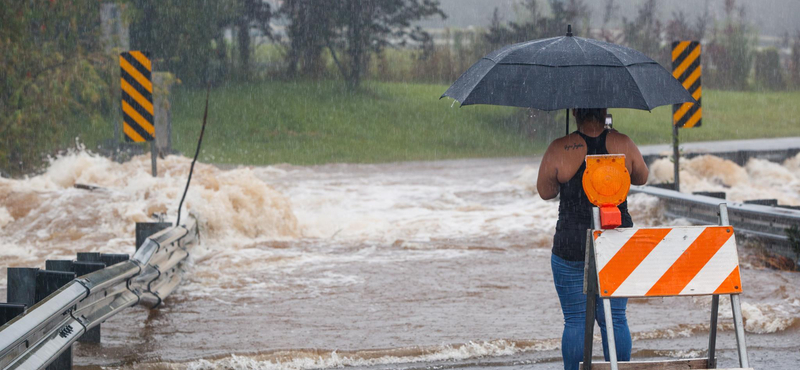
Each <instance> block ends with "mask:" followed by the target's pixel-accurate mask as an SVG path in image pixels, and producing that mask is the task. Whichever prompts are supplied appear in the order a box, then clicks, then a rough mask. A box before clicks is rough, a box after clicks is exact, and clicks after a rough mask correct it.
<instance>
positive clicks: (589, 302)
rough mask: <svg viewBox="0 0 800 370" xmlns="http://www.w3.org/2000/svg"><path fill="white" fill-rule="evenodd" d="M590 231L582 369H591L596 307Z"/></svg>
mask: <svg viewBox="0 0 800 370" xmlns="http://www.w3.org/2000/svg"><path fill="white" fill-rule="evenodd" d="M593 246H594V243H593V242H592V231H591V230H586V258H585V265H584V274H583V293H584V294H586V326H585V327H584V331H583V369H582V370H591V369H592V342H593V340H594V320H595V317H594V315H595V306H596V305H597V279H595V276H597V270H596V268H595V263H594V247H593Z"/></svg>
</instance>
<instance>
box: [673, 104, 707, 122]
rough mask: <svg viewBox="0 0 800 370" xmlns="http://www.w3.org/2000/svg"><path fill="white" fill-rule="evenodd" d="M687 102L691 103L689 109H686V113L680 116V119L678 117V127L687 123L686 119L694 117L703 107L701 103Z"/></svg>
mask: <svg viewBox="0 0 800 370" xmlns="http://www.w3.org/2000/svg"><path fill="white" fill-rule="evenodd" d="M685 104H689V109H688V110H687V111H686V113H684V114H683V115H681V116H678V119H676V121H677V124H678V127H681V126H684V125H685V124H686V121H688V120H689V119H690V118H691V117H693V116H694V114H695V112H697V111H698V110H700V109H701V106H700V104H694V103H685ZM673 116H675V115H673Z"/></svg>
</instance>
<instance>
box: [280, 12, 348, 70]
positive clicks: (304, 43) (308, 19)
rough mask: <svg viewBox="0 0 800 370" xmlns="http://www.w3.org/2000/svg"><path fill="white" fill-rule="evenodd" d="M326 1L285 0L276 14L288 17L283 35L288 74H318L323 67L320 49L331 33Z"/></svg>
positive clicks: (331, 26) (331, 24)
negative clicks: (287, 40)
mask: <svg viewBox="0 0 800 370" xmlns="http://www.w3.org/2000/svg"><path fill="white" fill-rule="evenodd" d="M329 5H330V4H329V3H327V2H320V1H317V0H284V2H283V3H282V4H281V7H280V8H279V9H278V12H277V13H278V14H279V15H280V16H281V17H283V18H285V19H287V20H288V21H289V23H288V25H287V26H286V35H287V36H288V38H289V43H288V44H287V45H286V46H287V49H288V50H287V53H286V58H287V74H288V75H289V77H295V76H296V75H298V74H302V75H305V76H312V77H317V76H318V75H319V73H320V72H321V70H322V67H323V62H322V51H323V50H324V49H325V48H326V47H327V40H329V39H330V38H331V37H333V30H334V18H333V16H332V14H331V13H330V12H329V10H330V9H329Z"/></svg>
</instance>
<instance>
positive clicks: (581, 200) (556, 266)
mask: <svg viewBox="0 0 800 370" xmlns="http://www.w3.org/2000/svg"><path fill="white" fill-rule="evenodd" d="M572 114H573V116H575V119H576V122H577V124H578V130H577V131H575V132H573V133H571V134H569V135H567V136H565V137H562V138H559V139H556V140H555V141H553V142H552V143H551V144H550V146H549V147H548V148H547V151H546V152H545V154H544V157H543V158H542V163H541V165H540V166H539V178H538V179H537V183H536V187H537V189H538V191H539V195H540V196H541V197H542V199H545V200H547V199H553V198H555V197H556V196H557V195H559V194H560V195H561V198H560V201H559V206H558V224H557V225H556V234H555V236H554V238H553V255H552V257H551V266H552V269H553V280H554V283H555V287H556V292H557V293H558V298H559V301H560V302H561V311H562V313H563V314H564V332H563V334H562V336H561V355H562V357H563V358H564V369H565V370H577V369H578V364H579V363H580V361H581V359H582V357H583V340H584V324H585V322H586V295H585V294H583V265H584V254H585V249H586V229H591V228H592V207H593V205H592V204H591V203H590V202H589V199H588V198H587V197H586V194H585V193H584V192H583V183H582V181H583V172H584V170H585V169H586V161H585V159H586V156H587V155H592V154H624V155H625V166H626V167H627V169H628V172H629V173H630V175H631V184H634V185H642V184H644V183H645V182H646V181H647V175H648V170H647V165H645V163H644V159H643V158H642V154H641V153H640V152H639V148H637V147H636V144H634V143H633V141H632V140H631V139H630V138H629V137H627V136H625V135H623V134H620V133H618V132H617V131H615V130H607V129H605V127H604V125H605V117H606V109H604V108H603V109H600V108H592V109H574V110H573V112H572ZM619 210H620V212H621V213H622V226H621V227H632V226H633V221H632V220H631V216H630V214H629V213H628V203H627V201H625V202H623V203H622V204H620V205H619ZM597 302H598V304H597V305H596V308H595V309H596V314H595V317H596V319H597V323H598V324H599V325H600V332H601V334H602V337H603V354H604V355H605V358H606V361H608V343H607V339H606V326H605V316H604V312H603V305H602V304H600V302H601V301H600V300H599V299H598V300H597ZM627 303H628V300H627V299H626V298H614V299H611V316H612V317H613V321H614V338H615V339H616V351H617V359H618V360H620V361H629V360H630V357H631V334H630V330H629V329H628V321H627V319H626V317H625V308H626V305H627Z"/></svg>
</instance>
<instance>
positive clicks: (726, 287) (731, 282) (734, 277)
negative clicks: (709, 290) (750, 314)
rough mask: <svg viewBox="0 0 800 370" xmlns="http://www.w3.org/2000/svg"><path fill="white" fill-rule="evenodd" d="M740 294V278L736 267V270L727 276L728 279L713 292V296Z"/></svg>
mask: <svg viewBox="0 0 800 370" xmlns="http://www.w3.org/2000/svg"><path fill="white" fill-rule="evenodd" d="M741 292H742V277H741V275H740V273H739V266H738V265H737V266H736V268H734V269H733V271H731V274H730V275H728V278H727V279H725V281H723V282H722V284H720V285H719V287H718V288H717V290H715V291H714V294H729V293H741Z"/></svg>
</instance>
